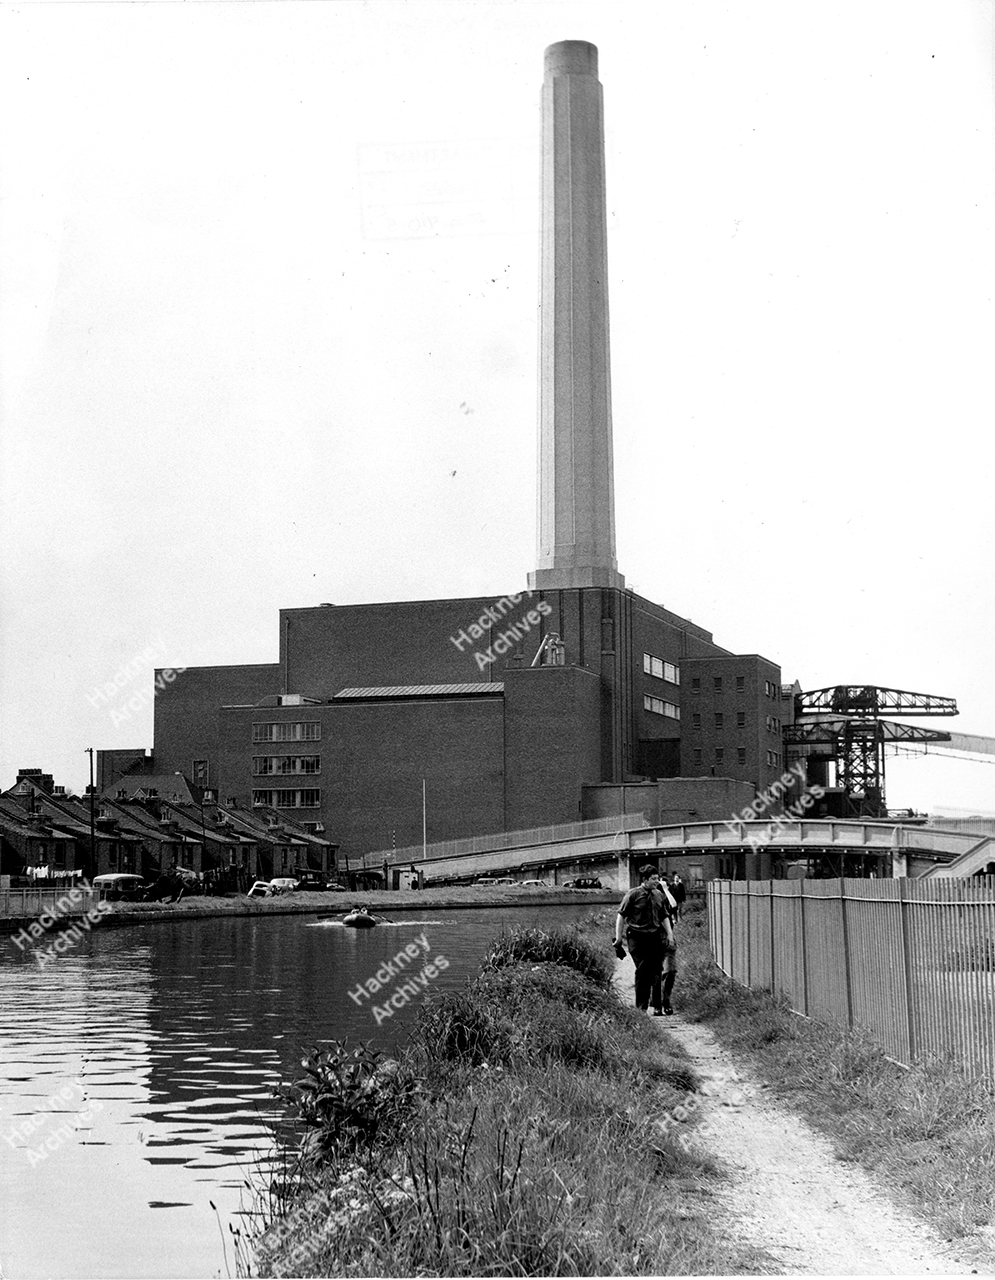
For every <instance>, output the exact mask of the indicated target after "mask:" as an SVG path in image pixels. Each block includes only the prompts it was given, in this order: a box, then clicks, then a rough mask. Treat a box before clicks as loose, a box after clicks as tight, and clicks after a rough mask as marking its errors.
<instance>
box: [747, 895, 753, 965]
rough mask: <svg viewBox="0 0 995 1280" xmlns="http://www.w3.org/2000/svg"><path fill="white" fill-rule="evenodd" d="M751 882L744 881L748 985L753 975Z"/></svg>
mask: <svg viewBox="0 0 995 1280" xmlns="http://www.w3.org/2000/svg"><path fill="white" fill-rule="evenodd" d="M752 883H753V882H752V881H751V880H747V881H746V985H747V986H748V987H749V986H750V985H751V982H750V979H751V978H752V976H753V974H752V965H751V960H752V956H751V952H752V951H753V937H752V935H751V934H750V926H751V924H752V921H751V920H750V898H751V897H752V896H753V895H752V894H751V893H750V885H751V884H752Z"/></svg>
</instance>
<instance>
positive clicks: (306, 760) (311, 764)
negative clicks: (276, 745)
mask: <svg viewBox="0 0 995 1280" xmlns="http://www.w3.org/2000/svg"><path fill="white" fill-rule="evenodd" d="M252 772H253V773H254V774H255V775H256V777H257V778H259V777H264V776H266V775H267V774H282V773H321V756H253V757H252Z"/></svg>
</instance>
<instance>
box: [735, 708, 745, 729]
mask: <svg viewBox="0 0 995 1280" xmlns="http://www.w3.org/2000/svg"><path fill="white" fill-rule="evenodd" d="M745 727H746V712H745V711H737V712H736V728H737V729H744V728H745Z"/></svg>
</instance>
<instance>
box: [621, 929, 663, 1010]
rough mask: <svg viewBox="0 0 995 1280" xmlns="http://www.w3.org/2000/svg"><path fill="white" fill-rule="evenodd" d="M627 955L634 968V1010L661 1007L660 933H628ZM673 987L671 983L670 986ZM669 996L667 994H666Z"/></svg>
mask: <svg viewBox="0 0 995 1280" xmlns="http://www.w3.org/2000/svg"><path fill="white" fill-rule="evenodd" d="M628 943H629V954H630V955H631V956H632V962H633V964H634V965H635V966H636V1008H637V1009H645V1008H647V1007H648V1006H649V1005H652V1006H653V1008H654V1009H660V1008H662V1007H663V998H662V995H661V992H660V976H661V970H662V968H663V936H662V934H660V933H658V932H657V933H630V934H629V937H628ZM670 985H671V986H673V983H672V982H671V984H670ZM668 994H669V993H668Z"/></svg>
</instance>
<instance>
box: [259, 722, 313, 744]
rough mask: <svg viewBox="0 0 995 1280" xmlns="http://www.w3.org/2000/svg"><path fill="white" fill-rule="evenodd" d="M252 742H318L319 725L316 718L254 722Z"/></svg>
mask: <svg viewBox="0 0 995 1280" xmlns="http://www.w3.org/2000/svg"><path fill="white" fill-rule="evenodd" d="M252 741H253V742H320V741H321V725H320V724H319V723H318V722H317V721H316V720H305V721H304V722H303V723H301V722H300V721H297V722H293V721H285V722H279V723H276V724H254V725H253V726H252Z"/></svg>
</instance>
